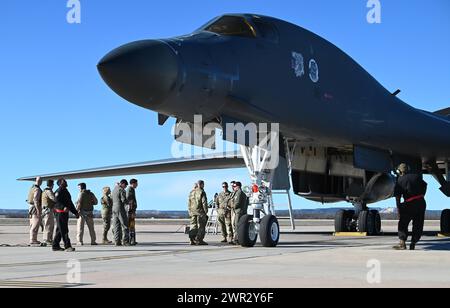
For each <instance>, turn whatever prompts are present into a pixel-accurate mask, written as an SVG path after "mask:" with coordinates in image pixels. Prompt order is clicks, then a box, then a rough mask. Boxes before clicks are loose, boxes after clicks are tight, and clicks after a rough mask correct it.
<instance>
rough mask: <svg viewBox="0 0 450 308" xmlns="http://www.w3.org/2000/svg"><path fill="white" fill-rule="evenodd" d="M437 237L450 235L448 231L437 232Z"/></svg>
mask: <svg viewBox="0 0 450 308" xmlns="http://www.w3.org/2000/svg"><path fill="white" fill-rule="evenodd" d="M437 236H438V237H450V233H438V235H437Z"/></svg>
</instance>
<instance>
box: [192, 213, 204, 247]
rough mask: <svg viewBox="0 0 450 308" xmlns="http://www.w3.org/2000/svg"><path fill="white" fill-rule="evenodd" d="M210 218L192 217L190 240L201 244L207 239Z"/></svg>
mask: <svg viewBox="0 0 450 308" xmlns="http://www.w3.org/2000/svg"><path fill="white" fill-rule="evenodd" d="M207 222H208V216H206V215H192V216H191V228H190V231H189V238H190V239H191V240H193V241H197V242H201V241H203V239H204V238H205V234H206V224H207Z"/></svg>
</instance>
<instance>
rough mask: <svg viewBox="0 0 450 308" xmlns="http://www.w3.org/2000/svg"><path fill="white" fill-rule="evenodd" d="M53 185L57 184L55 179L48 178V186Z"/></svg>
mask: <svg viewBox="0 0 450 308" xmlns="http://www.w3.org/2000/svg"><path fill="white" fill-rule="evenodd" d="M53 185H55V181H53V180H48V181H47V187H51V186H53Z"/></svg>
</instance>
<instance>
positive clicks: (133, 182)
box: [130, 179, 138, 185]
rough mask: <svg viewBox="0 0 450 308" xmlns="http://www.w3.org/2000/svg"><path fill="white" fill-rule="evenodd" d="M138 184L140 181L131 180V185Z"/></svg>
mask: <svg viewBox="0 0 450 308" xmlns="http://www.w3.org/2000/svg"><path fill="white" fill-rule="evenodd" d="M137 182H138V180H136V179H131V180H130V184H131V185H133V184H137Z"/></svg>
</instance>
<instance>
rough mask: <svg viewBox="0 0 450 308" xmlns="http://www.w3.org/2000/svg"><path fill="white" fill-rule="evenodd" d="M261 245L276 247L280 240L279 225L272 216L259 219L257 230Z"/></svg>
mask: <svg viewBox="0 0 450 308" xmlns="http://www.w3.org/2000/svg"><path fill="white" fill-rule="evenodd" d="M259 236H260V238H261V243H262V245H263V246H264V247H276V246H277V245H278V241H279V240H280V224H279V223H278V219H277V218H276V217H275V216H273V215H266V216H264V217H263V219H261V226H260V230H259Z"/></svg>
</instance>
